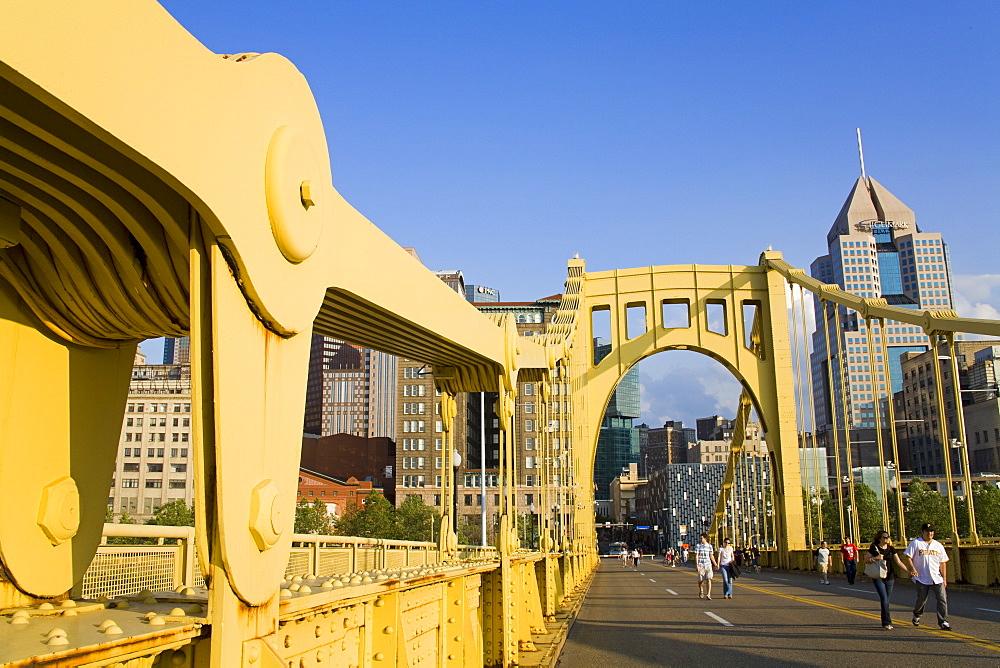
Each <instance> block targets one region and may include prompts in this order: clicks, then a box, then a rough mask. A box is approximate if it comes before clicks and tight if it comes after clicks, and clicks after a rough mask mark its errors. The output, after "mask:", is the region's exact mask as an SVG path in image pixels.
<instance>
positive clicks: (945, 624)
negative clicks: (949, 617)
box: [939, 622, 951, 631]
mask: <svg viewBox="0 0 1000 668" xmlns="http://www.w3.org/2000/svg"><path fill="white" fill-rule="evenodd" d="M939 626H940V627H941V630H943V631H951V624H949V623H948V622H941V624H939Z"/></svg>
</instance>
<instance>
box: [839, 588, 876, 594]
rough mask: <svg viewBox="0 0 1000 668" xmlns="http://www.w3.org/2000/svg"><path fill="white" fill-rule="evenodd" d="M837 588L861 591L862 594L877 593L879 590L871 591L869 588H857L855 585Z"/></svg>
mask: <svg viewBox="0 0 1000 668" xmlns="http://www.w3.org/2000/svg"><path fill="white" fill-rule="evenodd" d="M837 589H845V590H847V591H859V592H861V593H862V594H875V593H877V592H874V591H869V590H867V589H856V588H854V587H837Z"/></svg>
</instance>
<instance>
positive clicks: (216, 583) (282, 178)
mask: <svg viewBox="0 0 1000 668" xmlns="http://www.w3.org/2000/svg"><path fill="white" fill-rule="evenodd" d="M140 27H141V29H140ZM331 183H332V181H331V174H330V164H329V159H328V155H327V146H326V139H325V136H324V131H323V126H322V123H321V120H320V117H319V113H318V111H317V108H316V104H315V102H314V100H313V97H312V95H311V93H310V90H309V86H308V84H307V82H306V81H305V79H304V78H303V77H302V75H301V74H300V73H299V72H298V71H297V70H296V69H295V67H294V66H293V65H292V64H291V63H290V62H288V61H287V60H286V59H284V58H282V57H281V56H278V55H275V54H255V53H245V54H232V55H218V54H214V53H211V52H209V51H208V50H207V49H205V48H204V47H203V46H202V45H201V44H199V43H198V42H197V41H196V40H195V39H194V38H193V37H192V36H191V35H190V34H188V33H187V32H186V31H185V30H184V29H183V28H182V27H181V26H180V25H178V24H177V23H176V22H175V21H174V20H173V19H172V18H171V17H170V16H169V15H168V14H167V13H166V12H165V11H164V10H163V9H162V8H161V7H159V6H158V5H157V4H155V3H154V2H138V1H131V0H129V1H126V0H116V1H109V2H103V3H98V4H95V3H81V2H70V1H69V0H59V1H45V2H15V1H8V2H5V3H4V10H3V21H2V22H0V557H2V562H3V571H2V573H0V609H2V614H3V615H5V617H4V622H5V623H4V624H3V625H2V627H0V662H5V663H10V664H13V665H81V664H94V665H108V664H114V665H122V666H150V665H191V666H205V665H211V666H237V665H247V666H311V665H333V666H362V665H364V666H377V665H451V666H471V665H480V664H482V665H490V666H509V665H517V664H519V663H522V662H523V661H525V660H526V659H525V657H526V656H527V655H529V654H531V653H532V652H533V651H534V650H536V646H535V643H534V640H535V639H539V638H544V637H548V636H550V635H551V631H552V630H553V629H554V628H555V627H557V626H558V625H559V624H560V615H562V614H565V612H566V611H567V609H570V608H571V607H572V603H573V601H574V600H576V599H578V597H579V595H580V594H581V593H582V592H583V591H584V588H585V586H586V583H587V582H588V578H589V576H590V575H591V573H592V572H593V570H594V568H595V565H596V561H597V555H596V539H595V529H594V524H593V515H592V508H593V491H592V487H591V485H590V484H589V481H590V480H591V479H592V477H593V462H594V450H595V447H596V443H597V435H598V431H599V427H600V419H601V416H602V414H603V411H604V408H605V405H606V404H607V402H608V399H609V397H610V395H611V393H612V392H613V390H614V388H615V386H616V384H617V383H618V381H619V380H620V379H621V377H622V376H623V374H624V373H625V372H627V371H628V369H630V368H631V367H632V366H633V365H635V364H636V363H637V362H638V361H639V360H641V359H643V358H644V357H647V356H649V355H652V354H655V353H657V352H660V351H664V350H672V349H684V350H693V351H697V352H700V353H703V354H705V355H708V356H710V357H712V358H713V359H715V360H717V361H719V362H720V363H722V364H723V365H724V366H725V367H726V368H727V369H729V370H730V371H731V372H732V373H733V374H734V376H735V377H736V378H737V379H738V380H739V382H740V384H741V386H742V388H743V394H742V398H741V410H740V418H741V419H742V420H746V418H747V415H749V412H750V411H751V410H752V411H754V412H755V413H756V415H757V417H758V419H759V421H760V424H761V427H762V429H763V431H764V433H765V434H766V437H767V444H768V448H769V451H770V459H771V467H772V471H773V479H774V482H773V500H774V510H775V512H774V517H773V532H774V534H773V535H774V537H775V539H776V544H777V550H776V552H774V553H773V554H771V555H770V558H771V559H772V561H773V563H774V564H775V565H783V566H787V567H792V566H795V565H796V564H798V563H799V560H800V559H801V558H802V555H803V554H805V552H804V550H805V548H806V542H805V539H804V537H803V534H802V529H801V528H802V527H803V524H804V522H805V521H806V519H805V517H804V514H803V503H802V498H801V482H800V480H801V475H800V471H799V457H798V448H799V442H798V439H799V436H798V432H799V431H800V429H799V428H798V425H797V415H796V402H795V394H794V391H793V387H794V377H795V374H796V373H798V371H797V370H796V355H795V354H794V352H793V337H792V336H791V334H790V331H793V332H794V330H795V328H794V327H790V320H792V321H794V320H795V319H796V318H798V317H799V315H798V313H797V312H796V311H795V310H794V309H793V310H792V311H789V308H788V305H787V304H788V301H787V300H788V295H789V294H791V293H792V292H794V291H795V290H806V291H808V292H810V293H812V295H813V296H814V298H815V299H818V300H820V301H821V303H822V304H823V305H824V308H825V307H826V306H828V305H829V306H839V307H844V308H847V309H850V310H852V311H855V312H857V313H858V314H860V315H861V316H862V317H864V318H865V319H866V320H869V321H873V322H876V323H880V322H884V321H885V320H887V319H891V320H894V321H900V322H908V323H912V324H915V325H919V326H921V327H922V328H923V331H924V332H926V333H927V334H928V335H930V336H932V337H935V339H937V340H940V341H941V345H943V346H948V345H951V344H953V342H954V336H955V334H956V333H958V332H973V333H978V334H985V335H992V336H997V335H1000V323H998V322H995V321H974V320H968V319H962V318H958V317H956V316H955V314H954V313H951V312H934V311H927V312H922V311H912V310H905V309H900V308H894V307H891V306H888V305H886V304H885V303H884V302H882V301H881V300H872V299H861V298H860V297H857V296H855V295H852V294H849V293H846V292H843V291H841V290H839V289H837V288H835V287H833V286H830V285H825V284H821V283H818V282H817V281H815V280H813V279H811V278H808V277H807V276H806V275H805V273H804V272H803V271H802V270H800V269H796V268H794V267H791V266H789V265H788V264H787V263H785V262H784V261H783V260H782V257H781V254H780V253H778V252H776V251H770V250H768V251H765V252H764V253H763V254H761V255H760V257H759V259H758V260H757V262H756V264H752V265H749V266H732V265H725V266H698V265H683V266H655V267H643V268H638V269H620V270H615V271H602V272H589V271H587V270H586V267H585V263H584V261H583V260H579V259H573V260H570V261H569V263H568V272H567V279H566V286H565V291H564V296H563V300H562V304H561V306H560V308H559V312H558V314H557V316H556V318H555V321H554V323H553V325H552V326H551V327H550V328H549V330H548V333H547V334H545V335H544V336H541V337H531V338H522V337H519V336H518V335H517V333H516V327H515V324H514V322H513V321H512V320H511V319H510V318H509V317H506V318H504V319H500V320H499V321H497V320H494V319H491V318H488V317H486V316H484V315H482V314H480V313H479V312H478V311H477V310H476V309H475V308H474V307H473V306H472V305H470V304H468V303H467V302H465V301H464V300H463V299H462V298H461V297H460V296H459V295H457V294H455V293H454V292H453V291H452V290H450V289H449V288H448V287H447V286H445V285H444V284H443V283H442V282H441V281H440V280H439V279H438V278H437V277H436V276H434V275H433V274H432V273H430V272H429V271H427V270H426V269H424V268H423V267H422V266H421V265H420V264H419V263H418V262H417V261H416V260H414V259H413V258H412V257H411V256H410V255H408V254H407V253H406V252H405V251H404V250H403V249H402V248H400V247H399V246H398V245H397V244H396V243H395V242H394V241H393V240H392V239H390V238H388V237H387V236H386V235H384V234H383V233H382V232H381V231H380V230H379V229H378V228H377V227H375V226H374V225H373V224H372V223H370V222H369V221H368V220H366V219H365V218H364V217H363V216H361V215H360V214H359V213H358V212H357V211H355V210H354V209H353V208H352V207H351V206H350V205H349V204H348V203H347V202H346V201H345V200H344V199H343V198H342V197H341V196H340V195H339V194H338V193H337V191H336V190H335V189H334V188H333V186H332V185H331ZM345 240H347V241H345ZM356 249H363V251H362V252H356ZM800 301H801V300H800ZM664 304H671V305H678V304H679V305H682V306H683V307H684V308H686V310H687V313H688V326H686V327H665V326H664V324H665V323H664V321H663V319H662V317H661V313H662V311H661V309H662V307H663V305H664ZM709 308H717V309H721V312H722V313H724V314H725V323H726V324H725V326H724V327H722V328H721V329H718V328H710V327H709V322H708V317H707V311H708V309H709ZM630 309H639V310H641V311H642V317H641V318H640V319H639V320H638V321H639V322H643V323H644V326H642V327H640V328H638V329H639V331H627V330H628V327H626V324H625V323H626V321H627V319H626V312H628V311H629V310H630ZM601 312H608V314H609V315H610V321H611V333H612V337H611V339H612V346H611V351H612V352H611V354H609V355H607V356H606V357H603V359H601V360H600V361H599V362H598V363H595V357H594V350H593V347H594V346H593V335H592V321H593V318H594V317H595V315H594V314H595V313H601ZM633 313H634V311H633ZM629 322H635V320H629ZM313 332H316V333H320V334H323V335H327V336H331V337H336V338H338V339H342V340H345V341H348V342H351V343H354V344H359V345H364V346H368V347H371V348H374V349H377V350H381V351H385V352H388V353H392V354H396V355H401V356H405V357H407V358H410V359H414V360H419V361H421V362H424V363H426V364H428V365H432V366H433V368H434V378H435V382H436V383H437V387H438V389H439V390H440V391H441V392H442V401H443V409H444V410H442V416H443V421H444V427H445V434H446V436H447V435H448V434H449V433H450V431H451V428H452V422H453V418H454V415H455V408H454V396H455V395H456V394H457V393H460V392H483V391H489V392H498V393H499V396H500V398H499V400H498V401H497V406H496V412H497V414H498V415H499V416H500V425H501V430H502V433H501V452H502V453H503V454H502V460H503V461H502V465H501V479H502V480H501V487H502V488H503V490H504V495H503V498H502V503H501V524H500V526H501V528H500V533H499V539H498V546H497V548H496V549H490V548H475V547H469V546H461V545H459V544H458V541H457V539H456V534H455V531H454V523H455V522H454V521H455V518H454V517H453V516H452V510H451V509H452V508H453V504H452V503H451V502H450V499H451V498H453V495H454V494H455V480H454V476H451V477H449V476H444V478H445V480H446V481H447V482H446V488H445V494H443V495H442V496H443V497H444V498H443V499H442V509H443V514H444V521H443V523H442V527H441V532H440V536H439V538H438V540H437V542H436V543H433V544H405V543H392V542H386V541H381V542H380V541H371V540H367V539H348V538H344V537H323V538H322V539H320V538H316V537H304V536H293V534H292V521H291V520H292V517H293V516H294V511H293V506H294V503H295V485H296V477H297V470H298V465H299V447H300V445H299V444H300V442H301V439H300V437H301V424H302V412H303V406H304V398H305V397H304V393H305V388H306V382H305V380H306V374H307V365H308V357H309V342H310V335H311V334H312V333H313ZM160 336H174V337H176V336H190V338H191V347H192V379H193V381H192V382H193V404H192V414H193V423H194V434H193V440H194V442H193V444H192V447H193V448H194V453H195V456H194V461H195V468H196V475H195V485H196V491H195V499H196V502H195V508H196V511H197V522H196V528H195V529H194V530H193V533H191V534H190V535H188V534H185V535H178V536H173V538H175V539H177V540H178V541H179V543H178V545H177V546H175V547H174V548H171V552H170V553H171V555H172V556H170V557H169V559H175V560H177V561H176V564H175V565H174V566H172V567H170V568H174V569H175V572H176V573H180V574H181V575H178V576H177V577H176V578H174V579H170V581H169V584H171V585H172V584H174V583H176V582H180V585H178V586H176V587H174V589H173V590H171V589H170V588H169V587H163V588H161V590H160V591H143V592H141V593H140V594H135V593H134V592H133V593H132V595H130V596H125V597H121V596H119V597H117V598H114V597H112V598H110V599H108V598H102V597H100V596H98V595H97V593H96V592H99V591H108V592H109V593H111V594H114V590H113V588H112V589H108V587H111V586H112V585H113V583H114V581H119V580H126V579H128V578H133V579H141V577H142V576H143V575H144V574H143V573H142V572H141V569H142V568H143V567H140V566H138V565H136V564H139V563H145V562H129V561H128V559H127V558H126V557H125V556H122V555H121V554H118V556H115V555H114V554H112V553H111V552H108V550H106V549H105V548H102V555H103V556H102V557H101V559H102V561H101V562H100V564H101V565H100V566H99V567H95V568H96V570H95V569H94V568H91V565H92V563H97V562H95V553H96V552H97V550H98V544H99V543H100V541H101V536H102V533H103V532H104V529H105V527H104V524H103V517H104V509H105V504H106V498H107V491H108V483H109V481H110V479H111V476H112V471H113V468H114V462H115V454H116V447H117V444H118V437H119V431H120V427H121V416H122V413H123V408H124V405H125V399H126V394H127V391H128V384H129V377H130V371H131V368H132V363H133V358H134V353H135V350H136V346H137V344H138V343H139V342H140V341H142V340H144V339H147V338H151V337H160ZM519 381H530V382H538V383H540V384H541V387H542V393H543V397H545V398H546V399H547V397H548V396H549V387H550V384H551V383H553V382H560V383H566V382H568V383H570V384H571V388H572V412H571V416H570V417H571V419H569V420H565V419H564V420H561V421H560V423H561V425H562V426H561V427H560V429H561V430H562V431H560V432H558V433H546V432H541V438H540V444H539V448H540V450H541V453H539V454H540V455H541V461H543V462H545V461H547V460H548V453H549V452H550V448H551V447H552V446H551V444H550V443H549V441H550V440H551V439H553V438H556V437H559V438H561V439H562V442H563V443H571V450H570V452H571V455H570V468H569V473H570V475H569V476H566V477H564V478H562V484H561V485H560V486H559V487H558V488H556V489H551V488H547V489H546V491H543V494H558V495H559V499H560V500H561V501H562V504H561V505H562V506H563V508H568V509H569V511H568V517H569V524H570V527H569V529H570V530H568V531H563V530H560V531H558V532H557V531H555V530H554V524H555V520H554V518H551V517H547V516H544V515H543V516H542V519H541V527H540V536H541V546H540V549H539V550H538V551H532V550H527V549H524V548H522V546H520V545H519V541H518V536H517V532H516V522H515V519H514V518H515V505H514V494H515V492H516V484H515V481H516V480H517V478H516V475H515V473H516V468H517V462H516V461H515V457H514V449H513V447H512V446H510V445H509V444H512V443H513V442H514V440H513V434H514V429H515V421H514V420H513V413H514V406H515V399H516V389H517V387H518V382H519ZM546 403H547V402H546V401H543V402H542V405H543V415H541V416H540V417H541V418H542V419H543V420H547V415H545V414H544V405H545V404H546ZM562 417H564V418H565V417H566V416H565V415H563V416H562ZM43 426H44V428H42V427H43ZM879 447H882V445H881V443H880V446H879ZM886 447H888V445H887V446H886ZM739 450H740V438H737V439H735V440H734V444H733V454H732V461H735V458H736V457H737V456H738V455H739ZM442 452H443V454H444V461H443V462H442V467H443V469H444V471H447V470H448V469H450V468H451V462H450V461H449V459H450V457H451V454H450V453H451V452H452V448H451V447H450V446H449V445H448V444H447V443H446V444H445V447H443V448H442ZM733 468H734V467H733V466H730V473H729V477H728V478H727V486H726V487H725V489H727V490H728V489H729V488H730V487H731V484H732V469H733ZM551 473H552V472H551V471H547V470H544V469H543V471H542V475H543V476H550V475H551ZM965 475H966V476H967V475H968V468H967V467H966V469H965ZM551 501H552V499H548V500H546V501H543V502H542V503H540V504H539V505H540V507H542V508H549V507H551V506H552V505H553V504H552V503H551ZM725 503H726V496H725V494H724V495H723V496H722V498H720V501H719V508H718V510H717V513H716V522H715V525H714V526H715V527H716V530H720V531H721V530H722V527H723V526H724V524H725V522H726V517H725V512H724V510H725V507H726V506H725ZM951 508H952V516H953V517H954V513H955V510H954V499H952V506H951ZM973 526H974V524H973ZM109 530H114V529H113V528H112V529H109ZM168 537H170V536H168ZM309 541H312V542H311V543H310V542H309ZM959 543H960V541H959V540H958V537H957V536H955V537H953V540H952V541H951V546H952V549H954V550H956V551H958V550H959V547H960V544H959ZM967 543H968V544H969V548H968V549H974V550H981V549H983V548H981V547H980V543H981V540H980V538H979V537H978V536H976V535H975V534H974V532H973V536H972V538H970V540H969V541H967ZM293 544H294V547H293ZM112 552H113V551H112ZM150 558H152V557H150ZM164 558H167V557H164ZM991 558H993V557H991ZM150 563H151V562H150ZM129 564H132V565H129ZM88 569H90V573H89V575H88V576H87V577H88V578H89V579H85V574H88ZM950 572H951V571H950ZM977 572H978V571H977ZM959 573H961V571H960V572H959ZM993 575H995V573H993ZM959 576H960V577H961V575H959ZM172 577H173V576H172ZM969 577H972V576H971V575H970V576H969ZM976 577H979V576H976ZM983 577H989V572H987V571H983ZM95 578H96V579H95ZM973 579H975V578H973ZM160 584H164V583H163V582H161V583H160ZM88 587H90V589H87V588H88ZM102 587H104V589H102Z"/></svg>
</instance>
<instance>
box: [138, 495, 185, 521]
mask: <svg viewBox="0 0 1000 668" xmlns="http://www.w3.org/2000/svg"><path fill="white" fill-rule="evenodd" d="M146 524H153V525H158V526H169V527H193V526H194V508H188V505H187V504H186V503H184V499H175V500H173V501H170V502H168V503H164V504H163V505H162V506H160V507H159V508H157V509H156V512H155V513H154V514H153V517H151V518H150V519H149V520H147V521H146Z"/></svg>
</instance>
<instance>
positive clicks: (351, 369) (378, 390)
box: [303, 334, 397, 438]
mask: <svg viewBox="0 0 1000 668" xmlns="http://www.w3.org/2000/svg"><path fill="white" fill-rule="evenodd" d="M396 364H397V362H396V358H395V357H394V356H392V355H389V354H386V353H383V352H379V351H377V350H371V349H370V348H363V347H361V346H355V345H351V344H349V343H344V342H343V341H338V340H337V339H333V338H330V337H329V336H320V335H317V334H314V335H313V337H312V343H311V349H310V353H309V377H308V381H307V385H306V407H305V418H304V422H303V431H305V433H307V434H316V435H317V436H330V435H333V434H351V435H352V436H360V437H364V438H379V437H386V438H392V437H393V436H394V427H395V414H396Z"/></svg>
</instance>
